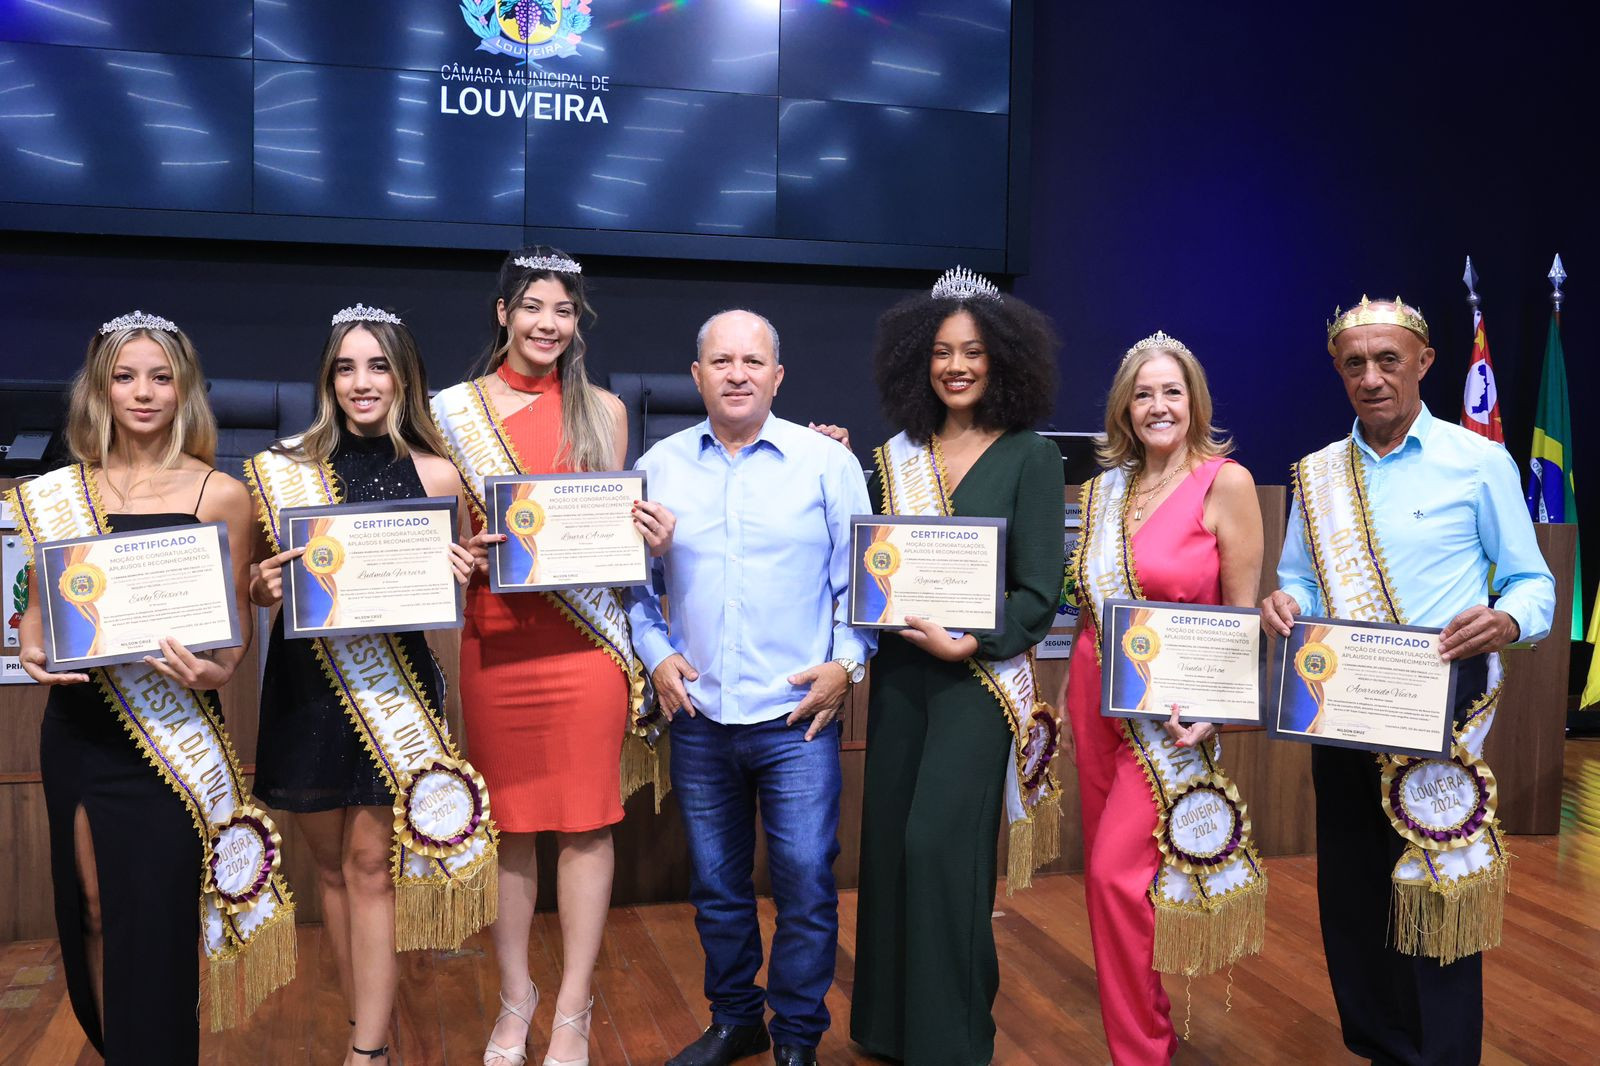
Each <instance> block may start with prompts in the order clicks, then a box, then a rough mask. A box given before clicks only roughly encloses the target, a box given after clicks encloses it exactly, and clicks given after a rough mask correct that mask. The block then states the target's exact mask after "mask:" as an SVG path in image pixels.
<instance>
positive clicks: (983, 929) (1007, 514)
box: [850, 269, 1063, 1066]
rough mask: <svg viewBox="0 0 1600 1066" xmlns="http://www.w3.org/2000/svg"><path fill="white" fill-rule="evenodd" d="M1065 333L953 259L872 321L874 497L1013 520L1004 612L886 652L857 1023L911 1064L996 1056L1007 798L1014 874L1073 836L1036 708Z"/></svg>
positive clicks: (873, 766)
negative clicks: (881, 434)
mask: <svg viewBox="0 0 1600 1066" xmlns="http://www.w3.org/2000/svg"><path fill="white" fill-rule="evenodd" d="M1055 349H1056V339H1055V336H1054V334H1053V332H1052V330H1051V328H1050V326H1049V324H1048V322H1047V321H1046V320H1045V318H1044V317H1043V316H1042V315H1041V314H1039V312H1037V311H1035V310H1034V309H1033V308H1031V307H1029V306H1028V305H1027V304H1025V303H1023V302H1022V301H1021V300H1018V299H1015V298H1014V297H1011V296H1004V295H1001V293H1000V292H999V290H998V289H996V288H995V287H994V286H993V285H992V284H991V283H989V282H988V281H987V280H985V279H983V278H981V277H978V276H976V275H973V274H971V273H969V272H967V271H964V270H959V269H958V270H954V271H950V272H949V273H947V274H946V275H945V276H944V277H942V278H940V279H939V282H938V284H936V285H935V286H934V287H933V290H932V291H931V292H930V293H927V294H924V295H918V296H916V297H913V298H912V299H910V300H907V301H905V302H904V303H901V304H900V305H898V306H896V307H895V308H893V309H892V310H890V311H889V312H887V313H886V314H885V315H884V316H883V317H882V319H880V320H879V322H878V335H877V341H876V348H875V353H874V369H875V375H876V378H877V384H878V391H879V395H880V397H881V402H882V405H883V411H884V413H885V415H886V416H887V418H888V420H889V421H890V423H891V424H893V425H894V426H895V427H896V428H897V429H898V430H899V432H898V433H897V434H896V435H895V436H894V437H893V438H892V439H891V440H889V441H888V442H886V443H885V444H884V445H883V446H881V447H880V448H878V449H877V452H876V454H875V458H876V467H877V469H876V471H875V472H874V474H873V476H872V481H871V485H870V489H869V491H870V493H871V495H872V498H873V500H874V506H875V507H877V508H878V510H879V511H880V512H881V513H885V514H918V515H927V516H933V515H941V514H943V515H955V516H960V517H986V518H1003V519H1005V520H1006V530H1005V573H1004V585H1005V592H1006V598H1005V603H1004V608H1003V611H1004V617H1003V625H1002V626H1001V628H1000V629H998V630H996V631H995V632H992V633H984V634H982V635H979V634H973V633H954V632H950V631H948V630H946V629H944V628H942V627H940V626H938V625H935V624H933V623H931V622H929V621H928V620H926V619H922V618H917V617H911V616H907V617H905V618H904V619H900V618H895V619H894V621H895V622H896V623H900V622H902V621H903V623H904V624H905V626H906V627H907V628H905V629H904V630H901V631H899V635H898V637H889V638H886V639H884V640H883V641H882V642H881V643H880V645H879V650H878V655H877V657H876V658H875V659H874V660H873V664H872V694H871V702H870V708H871V717H870V719H869V722H868V744H867V767H866V787H865V798H864V808H863V813H862V827H861V884H860V896H859V904H858V912H857V938H856V951H857V957H856V973H855V991H854V997H853V1003H852V1011H851V1021H850V1035H851V1037H852V1038H853V1039H854V1040H855V1041H856V1042H857V1043H859V1044H860V1045H861V1046H862V1047H864V1048H865V1049H866V1050H868V1051H869V1052H872V1053H873V1054H875V1055H880V1056H884V1057H887V1058H891V1059H898V1060H901V1061H904V1062H906V1063H912V1064H916V1066H924V1064H932V1063H950V1064H952V1066H955V1064H959V1066H971V1064H975V1063H986V1062H989V1061H990V1059H991V1058H992V1057H993V1054H994V1034H995V1026H994V1019H993V1017H992V1015H991V1009H992V1007H993V1005H994V999H995V994H996V992H997V991H998V989H999V985H1000V973H999V964H998V961H997V959H996V957H995V945H994V934H993V932H992V929H991V924H990V915H991V912H992V910H993V907H994V898H995V880H996V874H997V870H996V861H995V840H996V837H997V835H998V833H999V830H1000V817H1001V814H1002V812H1005V813H1007V814H1008V815H1009V821H1010V823H1011V861H1010V878H1009V880H1010V884H1011V887H1021V886H1022V885H1024V884H1026V883H1027V879H1028V877H1029V875H1031V873H1032V872H1033V868H1034V867H1036V866H1037V865H1039V864H1040V863H1042V862H1043V861H1046V860H1047V859H1048V858H1050V857H1052V856H1053V855H1054V854H1055V851H1056V848H1058V847H1059V829H1058V825H1059V809H1058V807H1057V803H1058V796H1057V794H1056V787H1055V784H1054V780H1053V778H1052V777H1051V776H1050V774H1049V772H1048V760H1049V755H1050V754H1051V753H1052V752H1053V750H1054V747H1055V744H1054V737H1055V723H1054V721H1053V718H1052V715H1051V714H1050V712H1049V711H1048V710H1036V708H1035V702H1034V701H1035V698H1034V693H1033V688H1034V684H1033V683H1034V677H1033V664H1032V659H1031V655H1030V651H1031V649H1032V648H1033V646H1034V645H1035V644H1037V643H1038V642H1039V641H1040V640H1042V639H1043V638H1044V635H1045V633H1046V632H1047V631H1048V629H1049V628H1050V622H1051V619H1052V618H1053V617H1054V615H1055V609H1056V605H1057V601H1058V597H1059V593H1060V589H1061V574H1062V565H1063V557H1062V509H1063V495H1062V488H1063V482H1062V466H1061V455H1060V452H1059V451H1058V450H1057V449H1056V448H1055V446H1054V445H1052V444H1051V443H1050V442H1048V441H1046V440H1045V439H1044V438H1042V437H1040V436H1039V435H1038V434H1036V433H1033V432H1031V431H1030V427H1032V426H1034V425H1036V424H1038V423H1039V422H1040V421H1042V420H1043V419H1044V418H1045V417H1046V416H1047V415H1049V413H1050V409H1051V403H1052V401H1053V399H1054V397H1055V386H1056V373H1055V361H1054V353H1055Z"/></svg>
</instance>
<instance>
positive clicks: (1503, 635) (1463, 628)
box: [1439, 607, 1522, 662]
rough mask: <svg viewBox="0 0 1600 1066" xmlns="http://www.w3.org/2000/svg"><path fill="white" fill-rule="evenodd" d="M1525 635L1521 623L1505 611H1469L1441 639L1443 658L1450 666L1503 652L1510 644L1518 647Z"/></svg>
mask: <svg viewBox="0 0 1600 1066" xmlns="http://www.w3.org/2000/svg"><path fill="white" fill-rule="evenodd" d="M1521 635H1522V628H1521V627H1520V626H1518V625H1517V620H1516V619H1515V618H1512V617H1511V616H1510V615H1509V614H1506V613H1505V612H1504V611H1495V610H1491V609H1489V608H1488V607H1468V608H1467V609H1466V610H1465V611H1462V612H1461V613H1460V614H1458V615H1456V616H1455V617H1454V618H1452V619H1450V624H1449V625H1447V626H1445V627H1444V633H1443V634H1441V635H1440V638H1439V658H1441V659H1443V660H1444V661H1445V662H1450V661H1451V660H1453V659H1470V658H1472V657H1473V656H1474V655H1480V654H1482V653H1483V652H1488V651H1499V650H1500V649H1501V648H1503V647H1505V646H1506V645H1507V644H1515V643H1516V641H1517V638H1518V637H1520V636H1521Z"/></svg>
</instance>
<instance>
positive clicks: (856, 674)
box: [833, 659, 867, 685]
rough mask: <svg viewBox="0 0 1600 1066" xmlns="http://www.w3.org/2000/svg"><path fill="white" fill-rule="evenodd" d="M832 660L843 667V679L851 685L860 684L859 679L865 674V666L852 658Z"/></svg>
mask: <svg viewBox="0 0 1600 1066" xmlns="http://www.w3.org/2000/svg"><path fill="white" fill-rule="evenodd" d="M833 661H834V662H836V663H838V664H839V665H840V666H842V667H844V676H845V679H846V680H848V681H849V682H850V683H851V684H852V685H858V684H860V683H861V679H862V678H864V677H866V676H867V668H866V667H865V666H862V665H861V664H860V663H858V662H856V661H855V660H854V659H835V660H833Z"/></svg>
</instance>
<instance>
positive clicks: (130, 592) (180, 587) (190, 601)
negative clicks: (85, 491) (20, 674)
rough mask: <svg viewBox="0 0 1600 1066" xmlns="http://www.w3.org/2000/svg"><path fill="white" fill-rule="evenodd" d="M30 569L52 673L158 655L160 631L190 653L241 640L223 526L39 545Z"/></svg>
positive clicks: (234, 644) (230, 645)
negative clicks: (34, 573) (37, 592)
mask: <svg viewBox="0 0 1600 1066" xmlns="http://www.w3.org/2000/svg"><path fill="white" fill-rule="evenodd" d="M34 565H35V566H36V567H37V568H38V569H37V587H38V588H39V589H40V591H41V597H42V598H41V603H40V606H41V607H42V608H43V610H44V637H45V641H44V645H45V665H46V668H47V669H48V670H50V671H51V672H52V673H60V672H62V671H65V670H84V669H88V668H89V667H92V666H108V665H111V664H113V663H131V662H137V661H138V660H140V659H142V658H144V657H145V656H146V655H160V654H161V639H162V638H163V637H171V638H173V639H174V640H176V641H177V642H178V643H180V644H182V645H183V646H184V647H185V648H187V649H188V650H189V651H207V650H210V649H212V648H235V647H238V646H239V644H240V643H241V641H240V637H239V611H238V602H237V600H235V598H234V587H233V564H232V559H231V557H230V555H229V552H228V534H227V526H226V525H224V524H223V523H221V522H208V523H206V524H204V525H186V526H168V527H164V528H161V529H142V530H139V531H138V532H136V533H108V534H105V535H102V536H98V537H79V538H76V539H73V540H58V541H41V542H39V544H38V546H37V549H36V551H35V555H34Z"/></svg>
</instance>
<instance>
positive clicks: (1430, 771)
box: [1292, 437, 1511, 965]
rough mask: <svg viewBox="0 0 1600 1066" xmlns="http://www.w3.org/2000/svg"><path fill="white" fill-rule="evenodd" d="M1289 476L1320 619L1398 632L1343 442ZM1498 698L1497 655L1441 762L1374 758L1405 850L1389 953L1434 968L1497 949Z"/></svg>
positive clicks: (1362, 486)
mask: <svg viewBox="0 0 1600 1066" xmlns="http://www.w3.org/2000/svg"><path fill="white" fill-rule="evenodd" d="M1292 475H1293V479H1294V493H1295V497H1296V498H1297V499H1298V500H1299V502H1300V514H1301V517H1302V518H1303V520H1304V524H1305V532H1306V545H1307V547H1308V548H1309V552H1308V554H1309V555H1310V556H1311V565H1312V568H1313V569H1314V570H1315V571H1316V575H1317V584H1318V586H1319V587H1320V588H1321V590H1322V603H1323V608H1324V610H1326V611H1327V612H1328V614H1329V615H1331V616H1332V617H1335V618H1352V619H1360V620H1363V621H1369V622H1393V623H1398V624H1404V623H1405V620H1406V619H1405V612H1404V611H1403V610H1402V608H1401V606H1400V599H1399V596H1398V595H1397V594H1396V592H1395V588H1394V583H1393V582H1392V581H1391V580H1390V579H1389V572H1388V567H1387V564H1386V562H1385V560H1384V555H1383V545H1382V543H1381V542H1380V540H1379V538H1378V532H1377V530H1376V529H1374V528H1373V525H1372V515H1371V512H1370V510H1369V509H1368V504H1367V499H1368V495H1367V485H1366V469H1365V467H1364V466H1363V464H1362V460H1361V457H1360V454H1359V453H1358V451H1357V449H1356V443H1355V439H1354V438H1353V437H1347V438H1345V439H1344V440H1342V441H1338V442H1336V443H1334V444H1330V445H1328V446H1327V447H1326V448H1323V449H1322V450H1321V451H1317V452H1313V453H1312V454H1310V455H1308V456H1306V457H1305V458H1304V459H1302V460H1300V462H1298V463H1296V464H1295V465H1294V468H1293V471H1292ZM1330 574H1337V575H1338V580H1337V581H1334V580H1330V579H1329V575H1330ZM1500 689H1501V678H1500V657H1499V656H1498V655H1491V656H1490V657H1489V691H1488V692H1486V693H1485V694H1484V695H1483V696H1482V697H1481V698H1480V699H1479V700H1478V701H1477V702H1476V703H1474V704H1473V706H1472V708H1471V709H1470V710H1469V711H1468V713H1467V715H1466V716H1465V718H1464V719H1463V720H1462V721H1460V722H1458V723H1457V724H1456V727H1455V743H1454V745H1453V746H1452V749H1451V754H1450V757H1449V758H1448V759H1440V758H1433V759H1419V758H1416V757H1414V756H1409V755H1379V756H1378V757H1377V758H1378V764H1379V766H1381V767H1382V769H1383V778H1382V788H1381V795H1380V802H1382V804H1383V811H1384V814H1386V815H1388V817H1389V824H1390V825H1392V826H1393V827H1394V831H1395V832H1396V833H1399V834H1400V836H1401V837H1402V838H1404V839H1405V840H1406V842H1407V844H1408V846H1407V848H1406V849H1405V852H1404V853H1403V854H1402V855H1401V856H1400V861H1399V862H1398V863H1396V864H1395V868H1394V873H1393V875H1392V876H1393V882H1394V937H1395V949H1396V950H1398V951H1401V952H1403V953H1405V954H1407V955H1424V956H1427V957H1428V958H1435V959H1438V960H1439V962H1440V964H1441V965H1443V964H1445V963H1449V962H1454V961H1455V960H1456V959H1459V958H1462V957H1464V956H1467V955H1473V954H1476V953H1478V952H1480V951H1484V950H1485V949H1487V948H1492V947H1495V946H1497V945H1498V944H1499V943H1500V932H1501V926H1502V924H1503V922H1504V919H1505V901H1506V889H1507V885H1508V883H1509V876H1510V861H1511V854H1510V852H1508V851H1506V849H1505V842H1504V840H1503V839H1502V838H1501V835H1500V825H1499V822H1498V820H1497V819H1496V818H1495V807H1496V802H1497V799H1498V793H1497V791H1496V788H1495V780H1494V774H1493V773H1491V772H1490V770H1489V767H1488V764H1487V763H1485V762H1484V761H1483V743H1484V741H1485V740H1486V739H1487V738H1488V736H1489V729H1490V727H1492V726H1493V725H1494V715H1495V710H1496V708H1497V706H1498V705H1499V702H1500Z"/></svg>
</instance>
